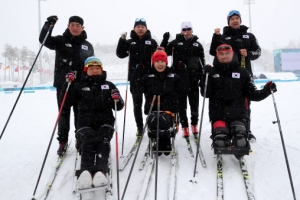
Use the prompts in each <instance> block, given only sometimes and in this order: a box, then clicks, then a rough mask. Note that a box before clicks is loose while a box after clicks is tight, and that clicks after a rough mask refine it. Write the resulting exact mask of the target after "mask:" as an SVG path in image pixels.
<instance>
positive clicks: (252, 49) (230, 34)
mask: <svg viewBox="0 0 300 200" xmlns="http://www.w3.org/2000/svg"><path fill="white" fill-rule="evenodd" d="M247 30H248V27H246V26H244V25H241V26H240V29H233V28H231V27H230V26H225V27H224V28H223V35H216V34H213V37H212V41H211V46H210V50H209V53H210V54H211V55H212V56H216V49H217V47H218V46H219V45H220V44H224V43H225V44H229V45H230V46H232V49H233V51H234V53H235V55H236V56H237V57H238V60H239V63H241V54H240V52H239V50H240V49H246V50H247V57H245V61H246V63H245V65H246V69H247V70H248V71H249V73H250V74H251V76H252V77H253V72H252V67H251V62H250V61H251V60H255V59H257V58H259V57H260V55H261V49H260V46H259V44H258V42H257V40H256V38H255V36H254V35H253V34H252V33H247Z"/></svg>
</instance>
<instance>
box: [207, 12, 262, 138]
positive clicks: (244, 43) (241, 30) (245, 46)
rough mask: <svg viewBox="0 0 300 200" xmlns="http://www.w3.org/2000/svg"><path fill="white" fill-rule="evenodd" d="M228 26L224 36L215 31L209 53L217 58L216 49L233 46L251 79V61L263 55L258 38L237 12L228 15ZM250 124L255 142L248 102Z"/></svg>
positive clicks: (251, 135)
mask: <svg viewBox="0 0 300 200" xmlns="http://www.w3.org/2000/svg"><path fill="white" fill-rule="evenodd" d="M227 23H228V26H225V27H224V28H223V35H222V34H221V33H220V28H216V29H215V33H214V34H213V37H212V41H211V46H210V50H209V53H210V54H211V55H212V56H216V48H217V47H218V46H219V45H220V44H222V43H225V44H228V45H230V46H232V49H233V51H234V53H235V55H236V56H237V58H238V61H239V63H240V66H241V67H243V68H246V69H247V70H248V71H249V73H250V75H251V77H253V72H252V67H251V60H256V59H257V58H259V57H260V55H261V49H260V46H259V44H258V42H257V39H256V37H255V36H254V34H252V33H248V32H247V30H248V27H247V26H244V25H241V23H242V18H241V14H240V12H239V11H237V10H231V11H230V12H229V13H228V15H227ZM247 104H248V119H247V120H248V123H249V127H248V128H249V130H248V132H249V139H250V140H252V141H255V140H256V138H255V136H254V135H253V134H252V132H251V131H250V115H251V109H250V101H249V100H248V103H247Z"/></svg>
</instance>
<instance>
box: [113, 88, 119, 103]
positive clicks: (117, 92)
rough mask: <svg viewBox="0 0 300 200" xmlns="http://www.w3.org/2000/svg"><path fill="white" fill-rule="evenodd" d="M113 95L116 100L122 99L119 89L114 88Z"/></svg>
mask: <svg viewBox="0 0 300 200" xmlns="http://www.w3.org/2000/svg"><path fill="white" fill-rule="evenodd" d="M111 97H112V98H113V99H114V100H118V99H120V92H119V90H118V89H113V90H111Z"/></svg>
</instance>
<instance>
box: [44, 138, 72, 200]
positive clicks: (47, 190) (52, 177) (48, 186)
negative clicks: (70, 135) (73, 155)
mask: <svg viewBox="0 0 300 200" xmlns="http://www.w3.org/2000/svg"><path fill="white" fill-rule="evenodd" d="M71 142H72V140H70V141H69V142H68V144H67V145H66V147H65V149H66V152H65V153H64V154H63V155H62V156H58V160H57V162H56V165H55V167H54V169H53V171H52V172H51V174H50V176H49V179H48V182H47V184H46V188H45V191H44V193H43V195H42V197H41V198H40V199H44V200H45V199H47V197H48V195H49V193H50V190H51V187H52V185H53V183H54V181H55V178H56V175H57V173H58V170H59V168H60V166H61V165H62V163H63V160H64V158H65V156H66V153H67V150H68V147H69V146H70V144H71Z"/></svg>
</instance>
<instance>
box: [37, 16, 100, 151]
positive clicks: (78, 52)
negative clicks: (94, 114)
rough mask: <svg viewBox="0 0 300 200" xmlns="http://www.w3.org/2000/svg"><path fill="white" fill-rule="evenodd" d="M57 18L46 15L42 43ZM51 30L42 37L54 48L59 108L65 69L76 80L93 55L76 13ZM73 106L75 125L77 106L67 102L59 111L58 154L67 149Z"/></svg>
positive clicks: (49, 46)
mask: <svg viewBox="0 0 300 200" xmlns="http://www.w3.org/2000/svg"><path fill="white" fill-rule="evenodd" d="M57 20H58V18H57V16H50V17H48V18H47V21H46V22H45V24H44V26H43V28H42V30H41V33H40V38H39V40H40V42H41V43H42V42H43V40H44V38H45V36H46V34H47V32H48V30H49V27H50V26H51V25H52V26H54V25H55V23H56V21H57ZM51 33H52V31H51V32H50V34H49V36H48V37H47V39H46V41H45V44H44V45H45V46H46V47H47V48H49V49H51V50H55V68H54V83H53V86H54V87H55V88H56V97H57V104H58V109H59V108H60V106H61V102H60V101H59V96H60V93H61V92H64V91H62V90H61V88H62V86H63V84H64V83H65V82H66V79H65V76H66V74H67V73H68V72H73V73H74V74H75V76H74V77H76V79H75V82H77V81H80V80H81V76H82V71H83V67H84V61H85V60H86V59H87V58H88V57H90V56H93V55H94V49H93V46H92V45H91V44H90V43H89V42H88V41H87V40H86V39H87V34H86V31H85V30H84V26H83V19H82V18H81V17H79V16H72V17H70V18H69V24H68V27H67V29H66V30H65V32H64V33H63V35H58V36H51ZM72 106H73V112H74V124H75V128H76V129H77V124H76V121H77V106H76V105H69V107H67V108H65V109H64V111H63V112H61V114H60V118H59V122H58V137H57V139H58V141H59V148H58V150H57V154H58V155H59V156H62V155H63V154H64V153H65V150H66V144H67V142H68V137H69V130H70V113H71V107H72Z"/></svg>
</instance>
